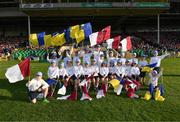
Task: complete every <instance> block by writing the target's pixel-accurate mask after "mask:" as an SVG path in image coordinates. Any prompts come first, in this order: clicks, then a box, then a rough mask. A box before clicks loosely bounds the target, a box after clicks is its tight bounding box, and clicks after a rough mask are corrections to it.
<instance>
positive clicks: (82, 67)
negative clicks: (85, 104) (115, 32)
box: [47, 45, 167, 98]
mask: <svg viewBox="0 0 180 122" xmlns="http://www.w3.org/2000/svg"><path fill="white" fill-rule="evenodd" d="M154 55H155V56H154V57H152V58H151V59H150V62H149V63H148V62H147V60H146V56H142V57H140V59H138V58H136V53H133V54H132V57H131V58H128V59H127V58H124V56H123V55H122V54H119V53H118V52H116V51H115V50H106V51H105V52H103V51H101V46H99V45H98V46H97V47H96V48H94V49H93V50H92V48H85V49H83V50H79V51H75V52H74V54H73V55H72V54H70V51H69V50H66V53H65V55H64V56H60V57H59V58H57V56H56V54H53V55H52V58H51V59H49V55H48V56H47V61H48V62H50V66H49V68H48V73H47V74H48V80H47V83H48V84H49V86H53V84H54V83H55V82H56V81H60V82H59V88H61V86H62V84H63V85H64V87H68V86H70V85H71V86H73V88H74V90H76V91H77V90H78V88H80V89H82V88H81V87H79V84H80V82H82V81H83V80H84V79H85V80H86V81H87V91H89V89H90V88H91V87H92V88H93V89H94V90H95V92H96V93H97V92H98V90H99V89H100V86H102V85H105V89H106V91H107V89H108V81H110V80H113V79H118V80H119V84H120V85H121V86H123V87H124V89H125V91H126V93H127V96H128V97H129V98H139V96H138V95H136V94H135V91H136V90H137V89H139V88H140V86H141V84H144V82H145V79H144V77H145V76H146V71H142V68H143V67H144V66H147V65H148V64H153V63H155V65H156V66H155V68H154V70H152V72H150V73H149V76H150V81H149V83H148V84H149V86H151V87H153V89H154V88H156V87H157V86H158V78H159V77H160V75H161V71H160V63H161V60H162V59H163V58H164V57H165V56H167V55H162V56H158V52H157V51H155V53H154ZM59 64H60V66H59ZM49 89H50V91H51V92H54V91H52V89H53V87H52V88H51V87H49ZM121 89H122V87H121ZM118 95H120V94H118Z"/></svg>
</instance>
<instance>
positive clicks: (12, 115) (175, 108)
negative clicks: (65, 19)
mask: <svg viewBox="0 0 180 122" xmlns="http://www.w3.org/2000/svg"><path fill="white" fill-rule="evenodd" d="M17 63H18V62H17V61H7V62H0V121H3V120H5V121H12V120H17V121H22V120H23V121H33V120H34V121H35V120H38V121H56V120H60V121H64V120H65V121H94V120H95V121H180V59H178V58H167V59H164V60H163V61H162V67H163V68H164V76H163V77H164V86H165V95H164V97H165V98H166V100H165V101H164V102H157V101H154V100H150V101H144V100H141V99H134V100H132V99H129V98H127V97H126V95H125V93H124V92H122V94H121V95H120V96H116V95H115V94H114V93H113V90H109V91H108V93H107V96H106V97H105V98H102V99H95V94H94V91H92V92H90V95H91V96H92V97H93V98H94V99H93V100H92V101H79V100H78V101H58V100H56V97H54V98H51V99H50V102H51V103H50V104H47V105H44V104H43V103H42V102H41V101H39V102H37V104H35V105H33V104H31V103H29V102H28V99H27V94H26V87H25V83H26V82H27V79H26V80H24V81H21V82H18V83H15V84H10V83H9V82H8V81H7V79H6V78H5V76H4V74H5V71H6V69H7V68H8V67H10V66H12V65H14V64H17ZM48 65H49V64H48V63H38V62H31V78H32V77H33V76H34V74H35V73H36V72H37V71H42V72H43V74H44V79H46V78H47V75H46V74H47V68H48ZM144 93H145V89H142V90H140V91H138V92H137V94H139V95H144Z"/></svg>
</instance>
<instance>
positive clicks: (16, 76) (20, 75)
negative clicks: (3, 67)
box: [5, 58, 30, 83]
mask: <svg viewBox="0 0 180 122" xmlns="http://www.w3.org/2000/svg"><path fill="white" fill-rule="evenodd" d="M29 75H30V59H28V58H27V59H25V60H23V61H22V62H20V63H19V64H16V65H14V66H12V67H10V68H8V69H7V71H6V73H5V76H6V78H7V79H8V80H9V82H10V83H16V82H18V81H21V80H23V79H24V78H25V77H26V76H29Z"/></svg>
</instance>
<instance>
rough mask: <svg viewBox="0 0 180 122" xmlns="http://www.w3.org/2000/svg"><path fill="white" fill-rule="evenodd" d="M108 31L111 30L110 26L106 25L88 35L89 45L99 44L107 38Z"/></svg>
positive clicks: (108, 36)
mask: <svg viewBox="0 0 180 122" xmlns="http://www.w3.org/2000/svg"><path fill="white" fill-rule="evenodd" d="M110 32H111V26H107V27H106V28H104V29H103V30H101V31H99V32H95V33H92V34H91V35H89V40H90V44H91V46H94V45H97V44H101V43H102V42H103V41H104V40H107V39H109V38H110Z"/></svg>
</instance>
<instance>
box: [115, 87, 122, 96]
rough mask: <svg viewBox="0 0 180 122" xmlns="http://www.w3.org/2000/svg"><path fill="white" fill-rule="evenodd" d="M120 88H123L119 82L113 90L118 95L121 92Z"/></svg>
mask: <svg viewBox="0 0 180 122" xmlns="http://www.w3.org/2000/svg"><path fill="white" fill-rule="evenodd" d="M122 88H123V85H122V84H119V85H118V86H117V87H116V88H115V89H114V92H115V93H116V94H117V95H120V94H121V91H122Z"/></svg>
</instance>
